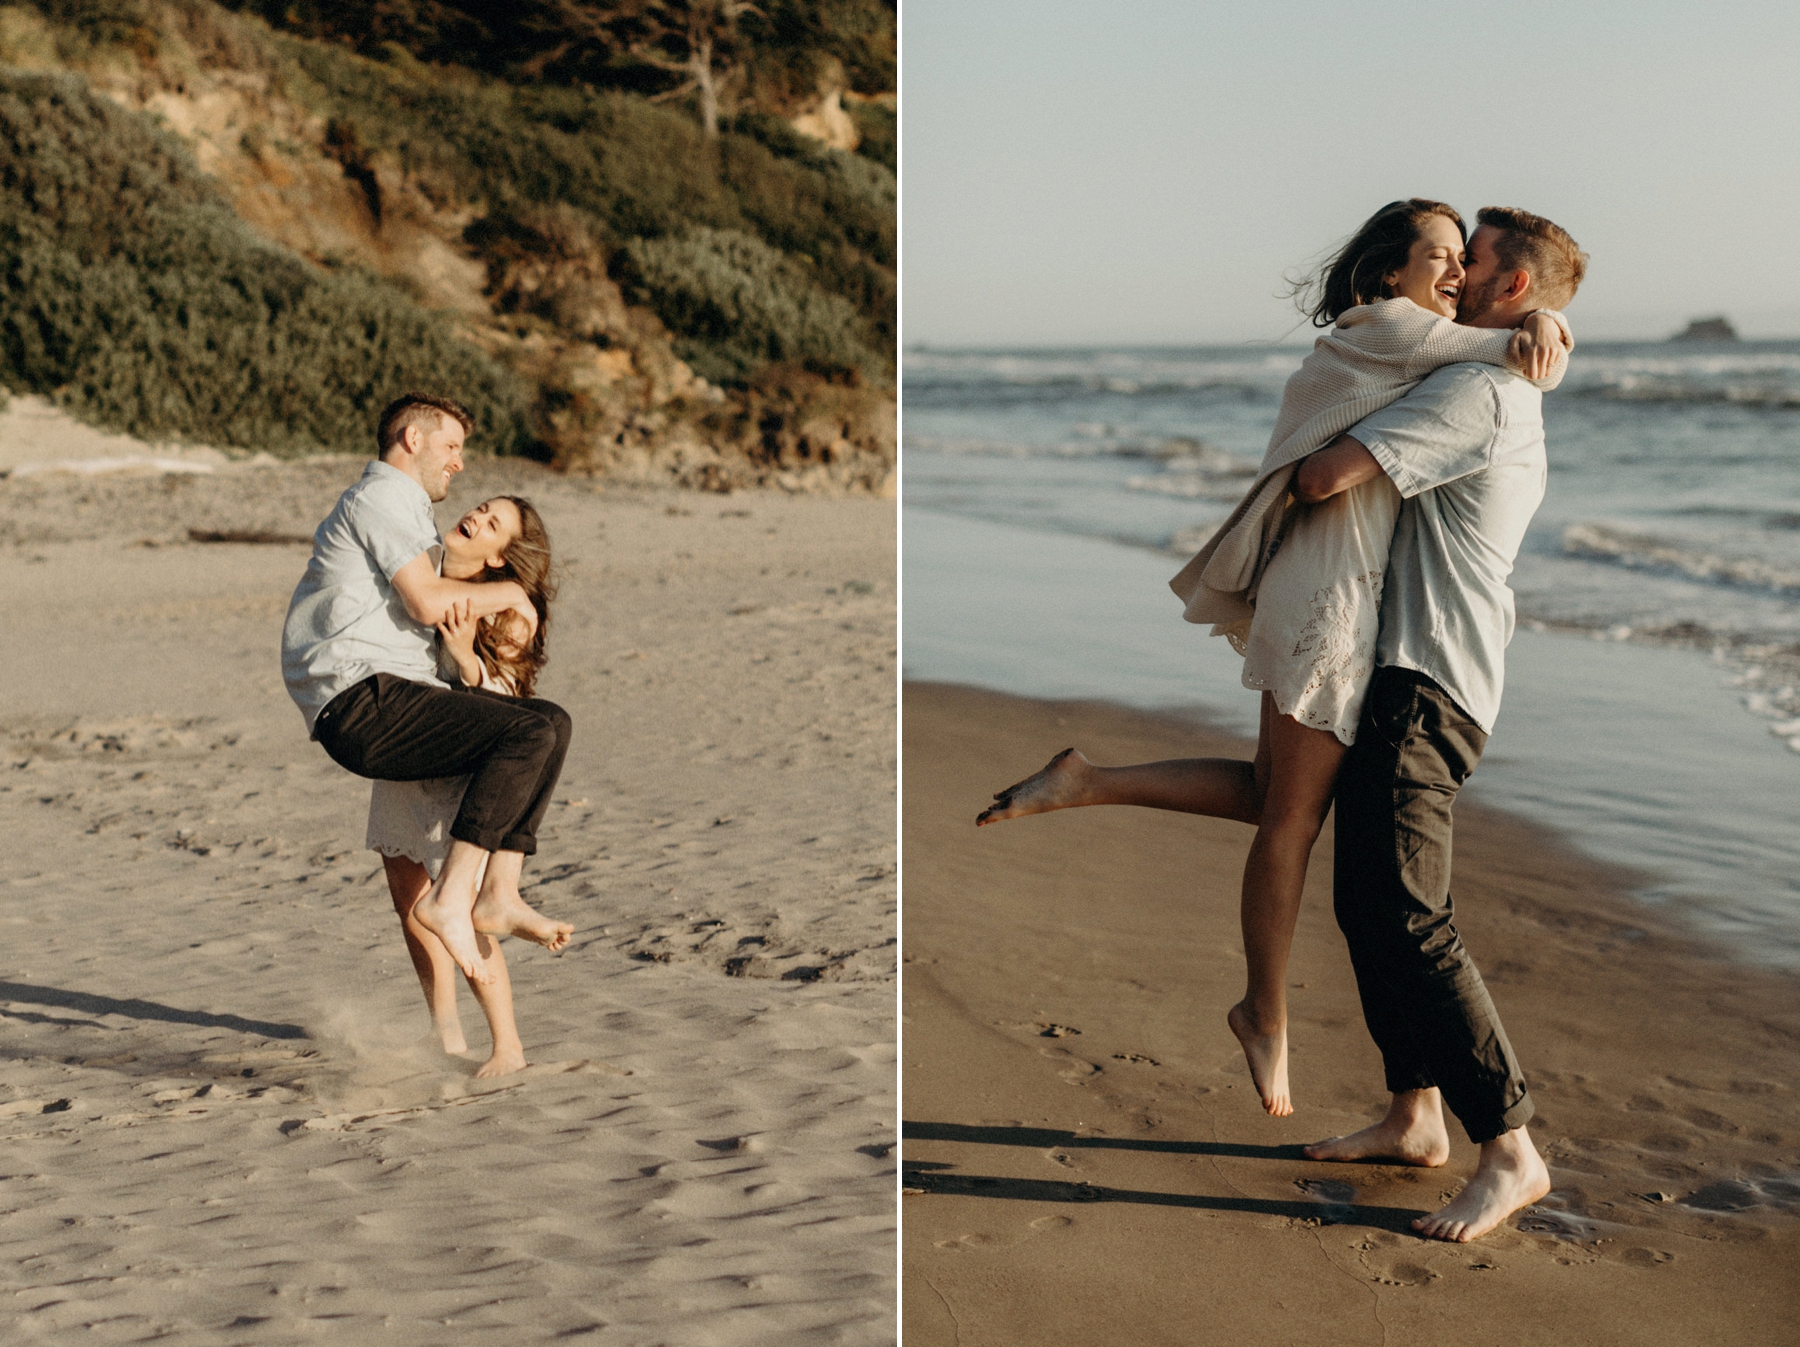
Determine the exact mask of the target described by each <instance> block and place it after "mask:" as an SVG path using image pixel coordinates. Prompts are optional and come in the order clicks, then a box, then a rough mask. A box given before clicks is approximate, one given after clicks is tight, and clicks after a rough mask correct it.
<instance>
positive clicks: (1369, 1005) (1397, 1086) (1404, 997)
mask: <svg viewBox="0 0 1800 1347" xmlns="http://www.w3.org/2000/svg"><path fill="white" fill-rule="evenodd" d="M1486 744H1487V734H1486V733H1485V732H1484V731H1483V730H1482V729H1481V727H1480V726H1479V725H1476V724H1475V723H1474V722H1473V721H1471V720H1470V719H1469V718H1468V716H1466V715H1464V714H1463V712H1462V710H1461V708H1459V707H1458V706H1457V705H1456V703H1455V702H1454V701H1452V700H1451V699H1450V697H1449V696H1448V695H1447V694H1446V693H1445V692H1444V690H1443V689H1442V688H1440V687H1439V686H1438V685H1437V684H1436V683H1434V682H1433V681H1432V680H1431V679H1429V678H1427V677H1426V676H1425V675H1424V674H1421V673H1418V672H1415V671H1414V670H1411V669H1388V668H1383V669H1377V670H1376V671H1375V678H1374V681H1373V682H1372V683H1371V684H1370V686H1369V695H1368V698H1367V700H1366V701H1365V702H1364V704H1363V714H1362V722H1361V724H1360V725H1359V726H1358V728H1357V731H1356V743H1355V744H1354V745H1352V746H1351V748H1350V751H1349V752H1348V753H1347V754H1345V756H1344V763H1343V767H1342V769H1341V770H1340V772H1339V774H1338V783H1337V826H1336V835H1337V855H1336V866H1335V871H1334V889H1335V907H1336V910H1337V920H1338V927H1339V928H1340V929H1341V930H1342V931H1343V933H1344V938H1345V939H1346V940H1347V941H1348V942H1349V944H1350V962H1351V964H1352V965H1353V966H1354V967H1355V969H1356V987H1357V991H1358V992H1359V993H1360V994H1361V996H1362V1007H1363V1018H1364V1019H1365V1020H1366V1021H1367V1022H1368V1026H1369V1033H1370V1035H1371V1036H1372V1037H1373V1038H1374V1040H1375V1045H1376V1046H1377V1047H1378V1048H1380V1049H1381V1058H1382V1062H1383V1064H1384V1066H1385V1068H1386V1073H1387V1088H1388V1089H1389V1090H1390V1091H1392V1092H1393V1093H1395V1094H1399V1093H1401V1092H1402V1091H1406V1090H1423V1089H1429V1088H1431V1087H1432V1086H1434V1085H1435V1086H1437V1087H1438V1088H1439V1089H1440V1090H1442V1091H1443V1094H1444V1102H1445V1104H1447V1105H1448V1106H1449V1108H1450V1111H1451V1112H1452V1113H1454V1114H1455V1115H1456V1116H1457V1118H1458V1119H1459V1120H1460V1121H1461V1122H1462V1125H1463V1127H1464V1128H1465V1129H1466V1130H1467V1131H1468V1134H1469V1139H1470V1140H1471V1141H1475V1142H1482V1141H1490V1140H1492V1139H1493V1138H1495V1137H1498V1136H1500V1135H1501V1134H1502V1133H1504V1132H1508V1131H1511V1130H1512V1129H1513V1128H1515V1127H1521V1126H1523V1125H1524V1124H1525V1122H1526V1121H1527V1120H1528V1119H1529V1118H1530V1117H1531V1115H1532V1112H1533V1109H1532V1104H1531V1098H1530V1096H1529V1095H1528V1094H1527V1093H1526V1091H1525V1076H1524V1073H1523V1072H1522V1071H1521V1070H1520V1069H1519V1062H1518V1058H1517V1057H1516V1056H1515V1055H1514V1053H1513V1050H1512V1044H1510V1043H1509V1042H1507V1039H1506V1031H1505V1030H1504V1029H1503V1028H1501V1026H1500V1014H1499V1012H1498V1011H1497V1010H1495V1009H1494V1003H1493V1000H1492V998H1490V997H1489V996H1488V992H1487V988H1486V987H1485V986H1484V985H1483V984H1482V981H1481V974H1480V973H1478V972H1477V971H1476V969H1475V962H1474V960H1473V959H1471V958H1470V957H1469V952H1468V951H1467V950H1466V949H1464V948H1463V942H1462V937H1461V936H1459V935H1458V934H1457V933H1456V924H1455V921H1454V919H1453V918H1454V910H1453V906H1452V903H1451V900H1450V823H1451V818H1450V811H1451V806H1452V805H1454V804H1455V803H1456V792H1457V791H1458V790H1459V789H1460V788H1461V787H1462V784H1463V782H1464V781H1466V780H1468V778H1469V774H1470V773H1471V772H1473V771H1474V770H1475V764H1476V762H1477V761H1479V760H1480V758H1481V750H1482V749H1483V747H1485V746H1486Z"/></svg>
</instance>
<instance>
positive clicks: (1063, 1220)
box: [932, 1216, 1075, 1253]
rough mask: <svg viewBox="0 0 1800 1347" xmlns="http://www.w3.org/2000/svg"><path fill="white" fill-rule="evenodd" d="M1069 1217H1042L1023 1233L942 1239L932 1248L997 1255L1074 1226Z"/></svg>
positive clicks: (982, 1233)
mask: <svg viewBox="0 0 1800 1347" xmlns="http://www.w3.org/2000/svg"><path fill="white" fill-rule="evenodd" d="M1074 1224H1075V1222H1074V1221H1073V1220H1071V1219H1070V1218H1069V1217H1067V1216H1040V1217H1038V1218H1037V1219H1036V1220H1035V1221H1032V1222H1031V1223H1030V1224H1029V1225H1028V1226H1027V1227H1026V1229H1025V1230H1024V1231H1022V1232H1018V1231H1015V1232H1010V1233H1004V1234H995V1233H993V1232H992V1231H981V1232H979V1233H976V1234H971V1235H959V1236H957V1238H955V1239H941V1240H938V1241H936V1243H935V1244H934V1245H933V1246H932V1247H934V1248H938V1249H946V1250H956V1251H957V1252H961V1253H997V1252H999V1251H1000V1250H1001V1249H1010V1248H1013V1247H1015V1246H1017V1245H1020V1244H1023V1243H1025V1241H1026V1240H1029V1239H1036V1238H1037V1237H1038V1236H1039V1235H1042V1234H1045V1233H1047V1232H1049V1231H1052V1230H1061V1229H1064V1228H1065V1227H1068V1226H1071V1225H1074Z"/></svg>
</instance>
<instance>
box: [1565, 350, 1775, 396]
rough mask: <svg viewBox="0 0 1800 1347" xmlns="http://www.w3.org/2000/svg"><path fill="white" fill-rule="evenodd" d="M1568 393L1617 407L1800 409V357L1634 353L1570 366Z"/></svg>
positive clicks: (1578, 358) (1578, 357)
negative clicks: (1691, 405)
mask: <svg viewBox="0 0 1800 1347" xmlns="http://www.w3.org/2000/svg"><path fill="white" fill-rule="evenodd" d="M1563 391H1565V392H1567V393H1570V394H1574V395H1576V396H1581V397H1594V398H1603V399H1607V400H1609V401H1616V402H1693V403H1735V404H1738V405H1741V406H1749V407H1800V351H1795V350H1793V349H1791V348H1790V349H1784V350H1754V351H1719V352H1671V351H1668V350H1666V349H1664V350H1647V351H1633V352H1631V353H1629V354H1625V353H1616V354H1604V353H1603V354H1597V355H1584V354H1583V353H1582V352H1581V351H1580V349H1579V348H1578V349H1577V351H1576V353H1575V355H1574V357H1573V358H1572V359H1571V360H1570V362H1569V377H1568V379H1567V381H1566V382H1565V383H1564V385H1563Z"/></svg>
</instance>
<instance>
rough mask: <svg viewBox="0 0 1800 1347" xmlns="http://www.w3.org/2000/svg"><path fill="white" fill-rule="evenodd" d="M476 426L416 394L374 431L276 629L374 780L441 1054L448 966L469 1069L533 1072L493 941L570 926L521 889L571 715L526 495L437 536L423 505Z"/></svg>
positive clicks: (301, 701) (300, 690) (373, 803)
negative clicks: (553, 689) (358, 474)
mask: <svg viewBox="0 0 1800 1347" xmlns="http://www.w3.org/2000/svg"><path fill="white" fill-rule="evenodd" d="M473 426H474V421H473V418H472V417H471V416H470V414H469V412H468V410H467V409H466V408H464V407H463V406H462V405H461V404H460V403H457V402H454V401H452V400H450V399H449V398H442V397H433V396H429V395H425V394H418V393H409V394H407V395H405V396H403V397H401V398H399V399H397V400H396V401H395V402H393V403H392V404H390V405H389V406H388V408H387V409H386V410H385V411H384V412H383V413H382V415H381V419H380V422H379V424H378V426H377V428H376V447H377V450H378V454H379V456H378V457H377V458H376V459H375V460H374V461H373V462H371V463H370V464H369V465H368V467H367V468H366V469H365V470H364V472H363V475H362V478H361V479H360V480H359V481H358V482H356V483H355V485H353V486H351V487H350V489H349V490H347V491H346V492H344V494H343V496H342V497H340V498H339V500H338V503H337V505H336V507H335V508H334V509H333V510H332V512H331V513H330V514H329V515H327V516H326V518H325V521H324V522H323V523H322V524H320V525H319V527H318V531H317V532H316V533H315V534H314V535H313V552H312V558H311V560H310V561H309V562H308V563H307V567H306V574H305V575H304V576H303V577H302V578H301V580H300V584H299V586H298V587H297V588H296V589H295V590H294V597H293V600H292V602H291V603H290V604H289V606H288V615H287V623H286V626H285V627H284V629H283V631H282V644H281V665H282V677H283V679H284V680H285V681H286V683H287V688H288V693H289V695H290V696H292V697H293V699H294V701H295V703H296V704H297V705H298V706H299V708H300V711H301V714H302V715H303V716H304V717H305V718H306V725H307V729H308V731H309V732H310V734H311V736H312V737H313V738H314V739H315V740H317V741H318V742H319V744H320V745H321V746H322V747H323V748H324V749H325V751H326V753H328V754H329V755H330V756H331V758H332V760H333V761H335V762H336V763H338V764H339V765H340V766H342V767H344V768H347V769H348V770H349V771H351V772H354V773H355V774H356V775H358V776H362V777H368V778H372V779H373V780H374V783H375V784H374V789H373V792H372V795H371V798H370V802H369V846H370V847H371V849H373V850H376V851H379V852H381V853H382V857H383V862H384V865H385V868H386V871H387V879H388V888H389V891H390V893H391V895H392V897H393V901H394V907H395V910H396V911H397V912H398V914H399V916H400V921H401V929H402V932H403V934H404V936H405V939H406V945H407V951H408V953H409V954H410V955H411V957H412V962H413V967H414V969H415V971H417V973H418V975H419V982H420V985H421V987H422V989H423V990H424V993H425V1000H426V1003H427V1005H428V1006H429V1007H430V1009H431V1014H432V1019H433V1022H434V1024H435V1027H436V1029H437V1033H438V1036H439V1039H440V1041H441V1042H442V1044H443V1046H444V1048H445V1050H446V1051H448V1052H452V1053H460V1052H463V1051H465V1050H466V1049H467V1046H468V1045H467V1043H466V1042H465V1040H464V1039H463V1034H462V1027H461V1023H460V1021H459V1020H458V1018H457V1014H456V982H455V979H456V973H457V972H458V971H460V972H461V973H462V974H463V976H464V977H465V978H466V979H467V980H468V983H469V986H470V987H471V989H472V990H473V991H474V993H475V997H476V1000H477V1002H478V1003H479V1004H480V1006H481V1008H482V1010H483V1012H484V1013H485V1015H486V1017H487V1021H488V1026H489V1029H490V1031H491V1034H492V1038H493V1051H492V1054H491V1055H490V1057H489V1058H488V1060H487V1061H486V1062H485V1063H484V1064H483V1065H482V1067H481V1068H480V1069H479V1071H478V1072H477V1074H478V1075H483V1076H494V1075H502V1074H506V1073H508V1072H512V1071H517V1070H520V1069H521V1068H523V1067H524V1066H525V1064H526V1063H525V1056H524V1049H523V1047H522V1045H521V1044H520V1041H519V1035H518V1030H517V1027H516V1026H515V1024H514V1021H513V1008H512V991H511V983H510V980H509V978H508V974H507V969H506V960H505V958H504V956H503V955H502V954H501V952H500V946H499V939H500V938H501V937H503V936H509V935H510V936H518V937H521V938H523V939H526V940H531V941H534V942H535V943H537V944H540V945H543V946H544V947H545V948H546V949H549V950H551V951H552V952H556V951H560V950H561V949H563V948H564V947H566V946H567V944H568V942H569V937H570V936H571V935H572V934H573V933H574V929H575V928H574V927H573V926H571V925H570V924H569V923H567V922H560V921H553V920H551V919H550V918H548V917H545V916H544V915H543V914H541V913H539V912H537V911H536V910H534V909H533V908H532V907H531V906H530V905H529V904H527V903H526V902H525V900H524V898H523V897H522V896H521V895H520V893H519V876H520V873H521V871H522V869H523V866H524V863H525V857H527V856H529V855H531V854H532V853H534V852H535V851H536V850H537V831H538V827H539V825H540V824H541V823H542V821H543V818H544V812H545V810H546V809H547V808H548V807H549V804H550V795H551V792H552V791H553V790H554V789H555V786H556V780H557V777H558V775H559V774H560V773H561V771H562V763H563V758H564V756H565V755H566V754H567V752H568V748H569V731H570V724H569V717H568V714H567V713H566V712H565V711H564V710H563V709H562V708H561V707H560V706H557V705H555V704H554V703H551V702H547V701H544V700H542V699H541V698H537V697H534V696H532V692H533V690H534V687H535V684H536V681H537V675H538V672H539V670H540V669H541V668H542V667H543V665H544V662H545V659H546V637H547V635H548V630H549V621H550V608H549V605H550V600H551V598H552V597H553V596H554V585H553V582H552V580H551V569H550V541H549V537H548V535H547V534H546V532H545V529H544V524H543V521H542V519H540V518H539V517H538V513H537V511H536V510H535V509H534V508H532V506H531V504H530V502H529V501H526V500H523V499H521V498H519V497H517V496H497V497H495V498H494V499H492V500H488V501H484V502H482V503H481V504H480V505H478V506H476V507H475V508H474V509H473V510H471V511H469V512H468V513H467V514H466V515H464V516H463V517H462V519H461V520H459V521H458V522H457V525H456V527H455V528H454V529H453V530H452V531H451V532H450V534H449V535H448V536H440V535H439V533H438V528H437V524H436V522H435V520H434V519H433V517H432V511H431V507H432V505H433V504H435V503H436V502H438V501H441V500H443V499H444V498H445V497H446V496H447V495H448V494H449V492H450V479H451V478H452V477H454V476H455V475H456V474H457V473H459V472H461V471H462V466H463V460H462V452H463V443H464V440H465V438H466V437H467V436H468V434H469V432H470V431H471V429H473Z"/></svg>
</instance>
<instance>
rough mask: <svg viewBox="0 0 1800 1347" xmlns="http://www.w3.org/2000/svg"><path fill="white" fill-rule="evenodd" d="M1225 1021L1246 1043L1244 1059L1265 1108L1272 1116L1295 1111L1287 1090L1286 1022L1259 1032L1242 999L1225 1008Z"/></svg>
mask: <svg viewBox="0 0 1800 1347" xmlns="http://www.w3.org/2000/svg"><path fill="white" fill-rule="evenodd" d="M1225 1023H1227V1024H1229V1025H1230V1026H1231V1032H1232V1033H1234V1034H1236V1035H1237V1040H1238V1042H1239V1043H1241V1044H1242V1045H1243V1048H1244V1060H1245V1061H1247V1062H1249V1063H1250V1079H1251V1080H1253V1081H1255V1082H1256V1092H1257V1093H1258V1094H1259V1095H1261V1096H1262V1105H1263V1111H1264V1112H1266V1113H1267V1114H1268V1115H1269V1116H1270V1117H1272V1118H1285V1117H1287V1116H1288V1115H1289V1114H1290V1113H1292V1112H1293V1111H1294V1101H1293V1099H1292V1097H1291V1095H1290V1093H1289V1090H1288V1068H1287V1026H1286V1025H1283V1026H1282V1027H1281V1028H1279V1029H1277V1030H1276V1031H1275V1032H1274V1033H1272V1034H1265V1033H1259V1032H1258V1031H1257V1028H1256V1026H1255V1025H1254V1024H1252V1023H1251V1019H1250V1012H1249V1011H1248V1010H1246V1009H1245V1008H1244V1003H1243V1002H1242V1001H1239V1002H1238V1003H1237V1004H1236V1005H1235V1006H1233V1007H1232V1008H1231V1009H1230V1010H1228V1011H1226V1012H1225Z"/></svg>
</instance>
